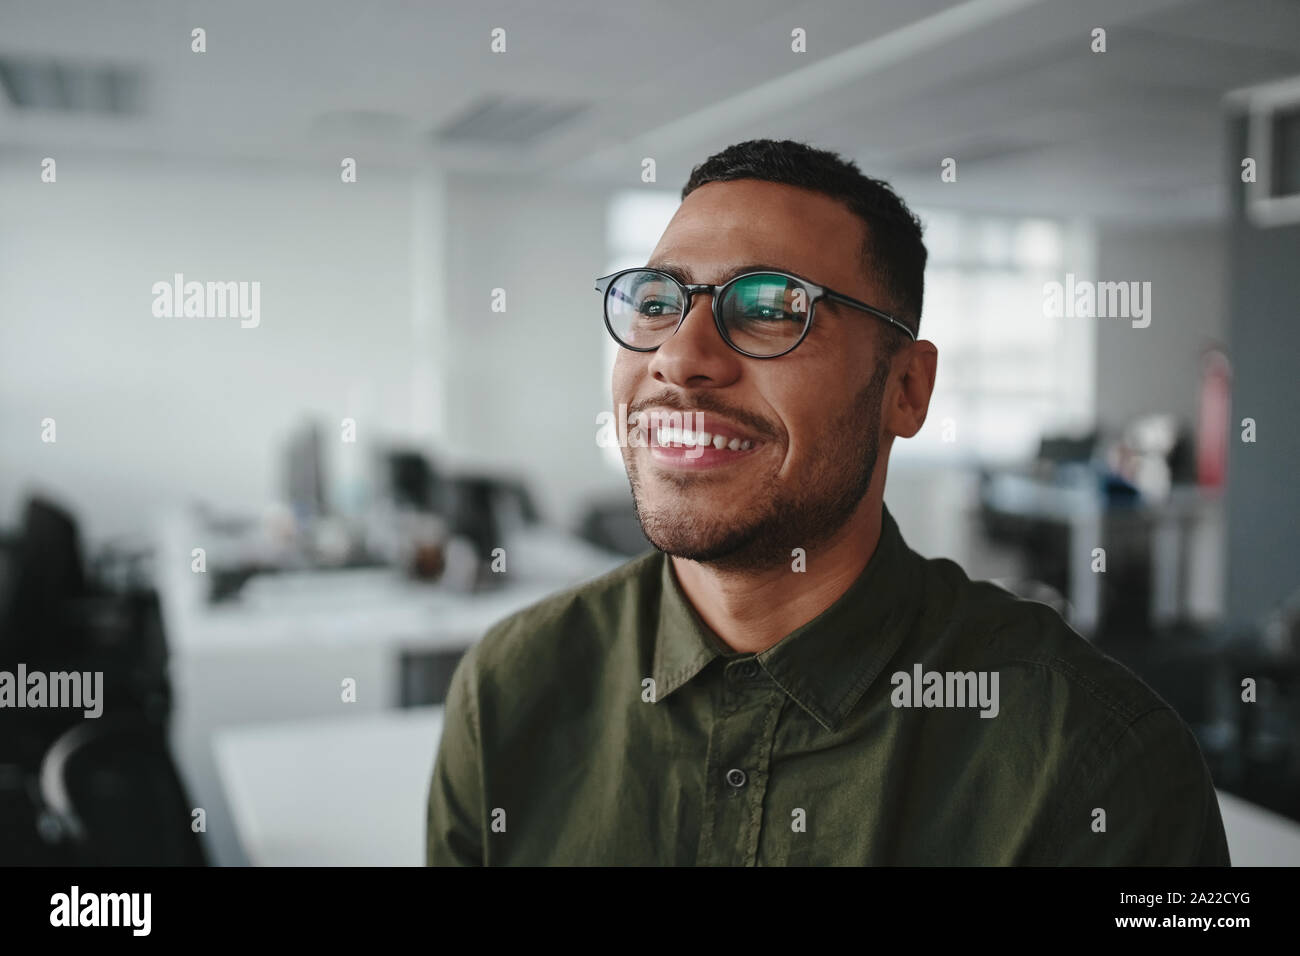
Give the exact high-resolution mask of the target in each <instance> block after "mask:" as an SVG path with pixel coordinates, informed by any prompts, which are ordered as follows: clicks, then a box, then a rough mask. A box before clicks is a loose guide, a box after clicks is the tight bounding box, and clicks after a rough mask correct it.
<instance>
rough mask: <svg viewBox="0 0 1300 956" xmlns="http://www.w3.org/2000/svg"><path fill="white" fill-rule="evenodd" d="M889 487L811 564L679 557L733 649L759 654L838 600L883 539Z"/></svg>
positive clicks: (816, 552)
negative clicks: (732, 563) (723, 564)
mask: <svg viewBox="0 0 1300 956" xmlns="http://www.w3.org/2000/svg"><path fill="white" fill-rule="evenodd" d="M881 505H882V495H881V492H880V490H878V489H877V488H875V487H874V483H873V487H872V489H871V491H870V492H868V494H867V495H866V496H865V497H864V498H863V499H862V503H861V504H859V505H858V508H857V510H856V511H855V512H854V513H853V516H852V517H851V518H850V519H849V520H848V521H847V522H845V524H844V527H843V528H841V529H840V531H839V533H838V534H836V536H835V537H834V538H832V539H831V540H829V541H827V542H825V543H823V544H822V545H821V546H820V547H817V548H815V549H810V550H809V552H808V554H807V555H806V557H805V564H806V569H805V570H803V571H795V570H793V565H794V561H795V558H794V557H793V555H792V556H791V557H790V558H789V562H790V563H785V564H780V565H777V566H776V567H774V568H770V569H764V570H760V571H719V570H717V569H716V568H712V567H710V566H709V565H708V564H700V563H698V562H695V561H687V560H684V559H682V558H672V559H671V560H672V562H673V570H674V571H676V573H677V580H678V582H679V583H680V584H681V586H682V591H683V592H684V593H685V594H686V597H687V599H688V600H689V601H690V602H691V604H692V606H694V608H695V611H696V613H698V614H699V616H700V619H701V620H702V621H704V623H705V624H707V625H708V626H709V628H710V629H711V630H712V631H713V633H714V634H716V635H717V636H718V638H719V639H720V640H721V641H722V642H723V643H724V644H726V645H727V646H728V647H730V648H731V649H732V650H734V651H740V652H743V653H748V654H758V653H760V652H762V651H765V650H767V649H768V648H769V647H771V646H772V645H773V644H775V643H777V642H778V641H780V640H781V639H782V638H783V637H785V636H786V635H787V634H789V633H790V632H792V631H794V630H797V629H798V628H800V627H802V626H803V625H804V624H807V623H808V622H809V621H811V620H812V619H813V618H815V617H816V616H817V615H819V614H821V613H822V611H824V610H826V609H827V608H828V607H830V606H831V605H832V604H834V603H835V602H836V601H837V600H838V599H839V598H840V596H841V595H842V594H844V592H845V591H847V590H848V589H849V587H850V586H851V585H852V584H853V582H854V581H856V580H857V579H858V576H859V575H860V574H861V573H862V571H863V569H864V568H866V566H867V562H868V561H870V560H871V556H872V555H873V554H875V553H876V545H877V544H878V543H879V541H880V528H881V523H882V517H881Z"/></svg>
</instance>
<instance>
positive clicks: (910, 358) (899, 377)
mask: <svg viewBox="0 0 1300 956" xmlns="http://www.w3.org/2000/svg"><path fill="white" fill-rule="evenodd" d="M938 365H939V350H938V349H937V348H935V347H934V343H933V342H930V341H928V340H926V339H921V340H920V341H917V342H909V343H908V344H906V345H904V346H903V347H902V348H901V349H899V351H898V354H897V355H895V356H894V358H893V368H892V370H891V376H890V377H891V378H893V380H894V382H895V388H894V389H893V390H892V397H891V398H890V400H889V404H888V406H887V407H886V408H885V410H884V413H883V415H884V423H883V424H884V426H885V433H886V434H888V435H894V436H896V437H898V438H911V437H912V436H913V435H915V434H916V433H917V432H919V431H920V430H921V426H922V425H924V424H925V416H926V413H927V412H929V410H930V395H931V394H932V393H933V392H934V376H935V372H936V370H937V369H938Z"/></svg>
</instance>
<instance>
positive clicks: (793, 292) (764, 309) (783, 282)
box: [720, 274, 811, 355]
mask: <svg viewBox="0 0 1300 956" xmlns="http://www.w3.org/2000/svg"><path fill="white" fill-rule="evenodd" d="M720 308H721V310H722V322H723V325H724V326H725V328H726V330H727V337H728V338H729V339H730V340H731V342H732V344H733V345H734V346H735V347H736V348H738V349H740V350H742V351H744V352H749V353H750V354H751V355H777V354H779V353H781V352H784V351H786V350H787V349H789V348H791V347H792V346H793V345H794V343H795V342H797V341H799V336H801V335H802V334H803V330H804V326H806V325H807V324H808V312H809V310H810V308H811V303H810V302H809V301H808V293H807V290H806V289H805V288H804V287H803V285H802V284H801V283H799V282H796V281H794V280H793V279H787V278H786V277H785V276H779V275H770V274H763V275H754V276H747V277H745V278H743V279H741V280H740V281H738V282H736V283H735V284H734V285H732V286H731V288H730V289H728V290H727V292H726V293H725V294H724V295H723V297H722V302H721V303H720Z"/></svg>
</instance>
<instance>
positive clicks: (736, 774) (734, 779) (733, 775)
mask: <svg viewBox="0 0 1300 956" xmlns="http://www.w3.org/2000/svg"><path fill="white" fill-rule="evenodd" d="M745 780H746V777H745V771H743V770H737V769H736V768H735V767H733V768H731V769H730V770H728V771H727V783H729V784H731V786H733V787H735V788H736V789H737V790H739V789H740V788H741V787H743V786H744V785H745Z"/></svg>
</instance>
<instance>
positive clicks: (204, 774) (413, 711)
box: [0, 0, 1300, 864]
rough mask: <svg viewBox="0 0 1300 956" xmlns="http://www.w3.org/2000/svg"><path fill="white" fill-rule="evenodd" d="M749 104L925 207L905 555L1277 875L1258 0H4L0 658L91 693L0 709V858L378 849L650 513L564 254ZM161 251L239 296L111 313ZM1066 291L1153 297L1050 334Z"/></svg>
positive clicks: (1286, 722) (1278, 367)
mask: <svg viewBox="0 0 1300 956" xmlns="http://www.w3.org/2000/svg"><path fill="white" fill-rule="evenodd" d="M195 28H202V30H203V31H205V32H204V34H203V40H204V41H205V43H206V51H205V52H195V51H194V50H193V49H192V47H193V45H194V44H195V42H196V41H195V39H194V34H193V33H192V31H193V30H194V29H195ZM497 28H501V29H502V30H504V34H497V35H496V36H495V37H494V34H493V31H494V30H495V29H497ZM1097 28H1102V29H1104V30H1105V38H1104V43H1105V49H1104V52H1102V51H1100V50H1097V49H1094V48H1095V47H1096V46H1097V43H1098V40H1097V35H1096V34H1095V33H1094V31H1095V30H1096V29H1097ZM798 30H802V31H804V33H803V36H804V37H805V38H806V52H802V53H800V52H794V51H793V50H792V44H797V41H798V37H797V36H796V35H795V34H794V32H793V31H798ZM494 43H496V45H497V47H498V48H500V45H501V44H502V43H504V50H503V51H502V52H494V49H493V44H494ZM758 136H766V137H774V138H793V139H800V140H805V141H808V142H811V143H814V144H817V145H821V146H825V147H828V148H832V149H835V150H837V151H840V152H842V153H843V154H845V155H847V156H849V157H851V158H853V159H855V160H856V161H857V162H858V163H859V164H860V165H861V167H862V168H863V169H864V170H865V171H866V172H868V173H869V174H871V175H874V176H877V177H882V178H885V179H888V180H889V181H890V182H891V183H892V184H893V185H894V186H895V188H896V189H897V190H898V191H899V192H900V194H901V195H902V196H903V197H904V198H905V199H906V200H907V201H908V202H909V203H910V204H912V205H913V206H914V207H915V208H916V209H917V211H918V212H919V213H920V214H921V216H922V218H923V220H924V222H925V224H926V239H927V243H928V246H929V248H930V251H931V264H930V268H929V270H928V274H927V290H926V308H925V312H924V316H923V319H922V332H923V334H924V336H925V337H928V338H930V339H931V340H933V341H934V342H935V343H936V344H937V345H938V348H939V352H940V362H939V380H938V388H937V391H936V394H935V397H934V403H933V406H932V409H931V414H930V418H929V421H928V422H927V424H926V426H925V428H924V429H923V430H922V432H921V433H920V434H919V435H918V436H917V437H916V438H915V439H913V440H912V441H910V442H900V443H899V444H898V445H896V447H895V449H894V454H893V460H892V461H891V468H890V477H889V484H888V488H887V491H886V502H887V504H888V505H889V507H890V508H891V510H892V511H893V513H894V514H895V516H896V517H897V518H898V521H899V523H900V525H901V527H902V529H903V532H904V535H905V537H906V538H907V539H908V541H909V543H910V544H911V545H912V546H913V547H914V548H916V549H917V550H919V551H921V552H923V553H925V554H928V555H934V556H948V557H952V558H954V559H955V560H957V561H959V562H960V563H962V564H963V565H964V566H965V567H966V569H967V570H968V572H969V573H970V574H971V575H972V576H974V577H984V578H991V579H996V580H998V581H1000V582H1001V583H1003V584H1004V586H1006V587H1008V588H1010V589H1012V590H1014V591H1016V592H1017V593H1021V594H1023V595H1025V596H1027V597H1031V598H1034V599H1036V600H1042V601H1046V602H1048V603H1051V604H1054V605H1055V606H1057V607H1059V608H1060V609H1061V610H1062V612H1063V613H1064V614H1066V615H1067V617H1068V618H1069V619H1070V621H1071V622H1072V623H1073V625H1074V626H1075V627H1076V628H1077V629H1078V630H1079V631H1080V633H1082V634H1084V635H1085V636H1086V637H1087V638H1088V639H1090V640H1092V641H1094V642H1095V643H1096V644H1097V645H1098V646H1100V647H1101V648H1102V649H1104V650H1105V651H1106V652H1107V653H1110V654H1112V655H1113V656H1115V657H1117V658H1118V659H1120V660H1122V661H1124V662H1125V663H1126V664H1128V665H1129V666H1130V667H1132V668H1133V669H1134V670H1135V671H1136V672H1137V673H1138V674H1140V675H1141V676H1142V677H1143V678H1144V679H1145V680H1147V681H1148V682H1149V683H1150V684H1151V685H1152V686H1153V687H1155V688H1156V689H1157V690H1158V691H1159V692H1160V693H1161V694H1162V695H1163V696H1164V697H1165V698H1166V699H1167V700H1168V701H1169V702H1170V703H1171V704H1172V705H1174V706H1175V708H1176V709H1177V710H1178V711H1179V713H1180V714H1181V715H1182V716H1183V717H1184V719H1185V720H1186V721H1187V722H1188V723H1189V725H1190V726H1191V727H1192V728H1193V729H1194V730H1195V732H1196V734H1197V736H1198V738H1199V740H1200V742H1201V746H1202V749H1203V750H1204V752H1205V755H1206V759H1207V761H1208V763H1209V764H1210V767H1211V769H1212V771H1213V773H1214V777H1215V781H1216V784H1217V786H1218V788H1219V792H1220V796H1221V802H1222V806H1223V811H1224V815H1225V820H1226V821H1227V823H1228V830H1229V838H1230V843H1231V846H1232V852H1233V855H1234V860H1235V861H1236V862H1238V863H1273V864H1278V863H1284V864H1294V863H1297V862H1300V823H1298V822H1297V821H1300V734H1298V733H1297V730H1298V729H1300V699H1298V695H1300V663H1298V659H1297V652H1298V650H1300V623H1298V622H1300V551H1298V550H1297V546H1296V531H1297V528H1300V500H1298V498H1297V495H1296V493H1295V476H1296V474H1297V471H1298V470H1300V438H1298V437H1297V429H1296V428H1295V425H1294V420H1293V415H1294V412H1295V408H1296V401H1295V397H1296V394H1295V393H1296V388H1295V372H1294V358H1295V356H1296V355H1297V354H1300V322H1298V321H1297V312H1296V306H1295V303H1296V302H1297V301H1300V271H1297V269H1296V263H1297V262H1300V211H1298V209H1297V206H1298V205H1300V198H1298V197H1300V3H1296V2H1292V0H1097V2H1092V3H1088V4H1079V3H1070V2H1067V0H967V2H956V3H954V2H950V0H870V2H867V3H864V2H862V0H830V2H818V3H802V4H801V3H795V4H791V3H789V2H787V0H782V2H776V0H760V2H746V3H741V2H739V0H729V2H719V3H707V4H700V3H682V2H679V0H643V2H638V3H635V4H623V3H619V4H595V3H580V2H554V3H546V4H537V3H523V2H486V3H443V4H410V3H398V2H391V0H390V2H379V3H374V4H344V3H308V2H305V0H293V2H277V3H256V2H252V0H234V2H225V3H220V4H218V3H201V2H189V3H171V2H162V0H135V2H127V0H108V2H103V0H96V2H90V0H68V2H60V3H37V2H13V0H0V534H2V535H3V547H0V622H3V623H2V625H0V626H2V627H3V630H0V668H9V669H12V668H13V667H14V666H16V664H17V663H18V662H20V661H21V662H25V663H26V666H27V667H28V668H30V669H37V668H44V669H46V670H102V671H103V672H104V673H105V680H106V688H105V698H106V705H105V716H104V717H103V718H101V719H100V720H98V721H90V720H83V719H81V718H80V717H79V716H77V715H75V714H73V715H69V713H62V714H59V713H51V712H44V713H41V714H39V715H38V717H39V719H37V718H34V717H33V716H32V713H31V712H23V713H19V712H17V711H9V712H0V726H2V727H4V731H3V733H0V801H3V804H2V805H0V833H3V836H4V839H3V841H0V846H2V847H3V850H2V851H0V852H2V853H3V855H4V856H5V857H6V858H5V859H3V860H0V862H4V863H13V862H54V861H70V862H207V863H212V864H241V863H250V862H251V863H257V864H277V863H325V864H328V863H419V862H421V861H422V859H423V849H422V840H423V819H424V818H423V801H424V796H425V788H426V787H427V781H428V774H429V771H430V768H431V766H432V761H433V752H434V747H435V746H436V743H437V735H438V731H439V727H440V723H439V721H440V710H439V708H438V704H439V702H440V701H441V699H442V695H443V693H444V691H445V687H446V680H447V678H448V676H449V674H450V670H451V668H452V667H453V666H454V664H455V662H456V660H457V659H458V657H459V655H460V654H461V653H462V652H463V651H464V649H465V648H466V647H468V646H469V645H470V644H471V643H472V642H473V641H474V640H475V639H476V638H477V637H478V636H479V635H481V633H482V632H483V631H484V630H485V629H486V627H487V626H489V625H490V624H491V623H492V622H493V621H495V620H497V619H499V618H500V617H502V616H504V615H505V614H508V613H510V612H511V611H513V610H515V609H518V608H520V607H523V606H524V605H526V604H528V603H531V602H532V601H535V600H537V599H538V598H540V597H542V596H543V595H545V594H547V593H550V592H552V591H554V590H557V589H559V588H562V587H566V586H568V585H570V584H574V583H576V582H578V581H580V580H583V579H585V578H588V577H591V576H594V575H596V574H599V573H602V572H603V571H604V570H606V569H608V568H610V567H613V566H615V565H616V564H618V563H619V562H621V561H622V560H624V559H625V557H626V556H627V555H630V554H635V553H637V552H639V551H640V550H642V549H644V548H645V547H646V543H645V541H644V539H643V538H642V537H641V536H640V533H639V530H638V529H637V526H636V523H635V519H634V516H633V514H632V510H631V502H630V496H629V493H628V489H627V482H626V477H625V475H624V473H623V469H622V465H621V460H620V459H619V457H618V455H617V453H616V452H617V449H608V448H601V447H599V445H598V444H597V441H596V435H597V431H598V428H597V415H598V414H599V413H600V412H601V411H603V410H608V409H609V408H610V404H611V400H610V397H609V370H610V367H611V363H612V361H613V356H614V345H613V343H612V341H611V340H610V339H609V337H608V335H607V334H606V332H605V330H604V328H603V326H602V324H601V317H600V311H599V301H598V297H597V296H596V295H595V293H594V292H593V290H592V281H593V279H594V278H595V277H596V276H597V275H602V274H605V273H606V272H609V271H612V270H613V269H614V268H618V267H621V266H624V265H629V264H640V263H643V262H644V260H645V258H646V256H647V255H648V254H649V252H650V250H651V249H652V247H653V246H654V244H655V242H656V241H657V239H658V236H659V234H660V231H661V230H662V228H663V226H664V225H665V224H666V222H667V221H668V218H669V217H670V216H671V215H672V212H673V210H674V209H675V207H676V205H677V199H676V196H677V193H678V191H679V190H680V187H681V184H682V183H683V182H684V180H685V178H686V176H687V175H688V173H689V171H690V168H691V166H692V165H693V164H694V163H697V162H699V161H700V160H702V159H703V158H705V157H706V156H707V155H709V154H710V153H711V152H714V151H716V150H717V149H719V148H721V147H723V146H725V145H727V144H729V143H732V142H736V141H739V140H742V139H747V138H752V137H758ZM948 158H951V159H954V160H955V161H956V172H957V176H956V179H955V181H944V180H943V178H942V177H941V172H942V164H943V161H944V160H945V159H948ZM1246 158H1251V159H1254V160H1255V161H1256V163H1257V165H1258V175H1257V177H1256V179H1255V181H1254V182H1249V183H1247V182H1243V175H1242V174H1243V165H1242V162H1243V159H1246ZM47 159H52V160H54V167H53V169H54V171H55V177H54V181H52V182H50V181H43V174H44V179H49V178H50V177H49V173H48V171H49V168H50V167H49V164H48V163H46V162H45V161H46V160H47ZM349 159H351V160H354V161H355V164H356V181H355V182H353V183H344V182H343V177H342V172H343V165H344V163H345V161H346V160H349ZM646 159H653V160H654V177H653V181H649V182H648V181H646V180H645V178H644V177H643V173H644V171H645V169H646V165H645V163H644V160H646ZM1248 178H1249V177H1248ZM177 273H180V274H183V276H184V277H185V280H186V281H199V282H210V281H216V282H226V281H230V282H253V281H256V282H259V283H260V291H261V299H260V321H259V324H257V326H256V327H255V328H251V327H250V328H244V327H242V326H241V322H240V320H239V319H238V318H164V317H158V316H155V315H154V314H153V311H152V308H151V306H152V303H153V299H154V293H153V292H152V291H151V290H152V288H153V285H154V283H156V282H165V283H170V282H172V280H173V276H174V275H175V274H177ZM1070 276H1073V277H1075V279H1076V280H1077V281H1079V282H1124V283H1129V282H1137V283H1139V284H1141V283H1150V286H1149V289H1150V299H1149V302H1148V303H1147V305H1149V307H1150V314H1149V315H1150V324H1149V325H1147V326H1146V327H1135V325H1134V323H1133V322H1132V321H1130V320H1129V319H1127V318H1113V317H1112V318H1089V317H1084V316H1073V315H1067V316H1061V317H1048V316H1047V315H1045V314H1044V285H1045V284H1046V283H1051V282H1059V283H1061V284H1062V285H1065V284H1066V283H1067V282H1068V281H1069V280H1068V277H1070ZM498 290H504V302H505V309H504V311H498V310H496V309H494V304H499V303H500V302H501V293H500V292H499V291H498ZM1246 418H1249V419H1251V420H1252V422H1253V426H1251V427H1250V428H1247V426H1245V425H1243V419H1246ZM1244 434H1245V435H1246V437H1248V438H1253V439H1254V440H1253V441H1247V440H1243V435H1244ZM1098 548H1101V549H1104V560H1105V566H1104V571H1102V570H1101V569H1100V566H1099V565H1098V563H1097V561H1098V557H1097V552H1096V550H1095V549H1098ZM498 549H501V550H498ZM1247 679H1249V680H1250V681H1252V682H1253V687H1254V698H1255V699H1254V701H1253V702H1249V701H1244V700H1243V681H1244V680H1247ZM1247 696H1249V695H1247ZM196 809H197V810H201V811H202V813H195V810H196ZM196 831H197V832H196Z"/></svg>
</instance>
